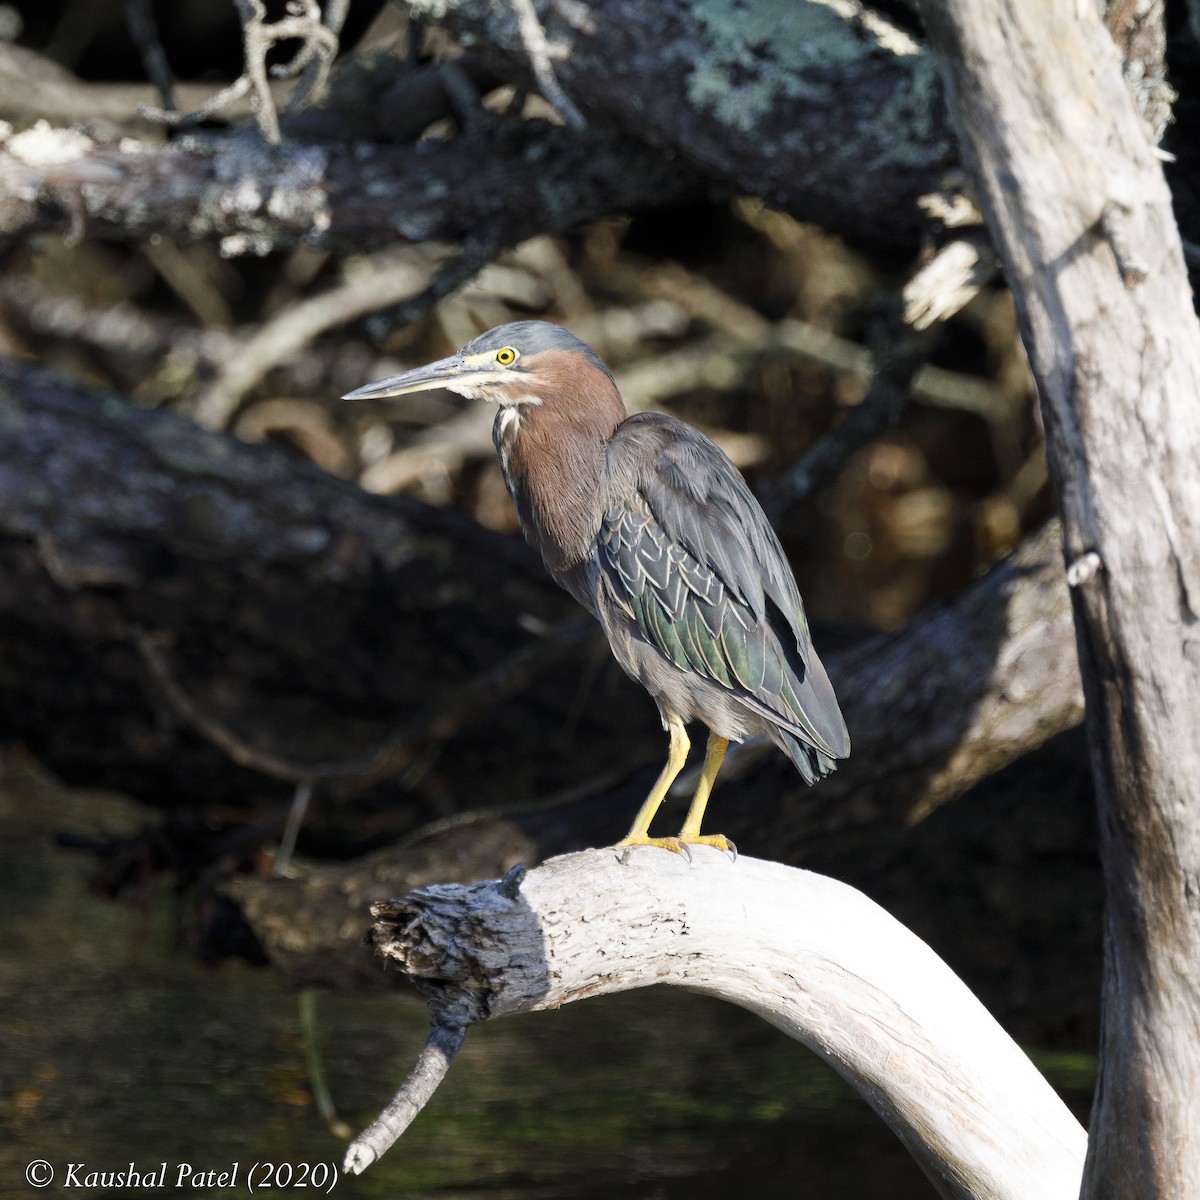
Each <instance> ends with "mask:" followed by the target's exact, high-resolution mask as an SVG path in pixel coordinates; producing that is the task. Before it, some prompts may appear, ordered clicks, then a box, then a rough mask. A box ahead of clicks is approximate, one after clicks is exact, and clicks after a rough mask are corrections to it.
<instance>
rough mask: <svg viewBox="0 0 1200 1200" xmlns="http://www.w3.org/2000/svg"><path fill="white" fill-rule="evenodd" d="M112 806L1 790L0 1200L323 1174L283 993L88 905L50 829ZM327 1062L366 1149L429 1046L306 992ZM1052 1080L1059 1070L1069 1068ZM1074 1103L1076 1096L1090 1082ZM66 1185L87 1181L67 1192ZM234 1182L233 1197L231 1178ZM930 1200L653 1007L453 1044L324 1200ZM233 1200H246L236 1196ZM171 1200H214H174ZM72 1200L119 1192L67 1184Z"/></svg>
mask: <svg viewBox="0 0 1200 1200" xmlns="http://www.w3.org/2000/svg"><path fill="white" fill-rule="evenodd" d="M140 819H141V817H140V814H139V813H138V812H137V811H136V810H134V809H133V808H132V807H131V806H129V805H127V804H125V803H124V802H123V801H121V800H120V799H118V798H114V797H111V796H102V795H88V794H80V793H70V794H68V793H63V792H59V791H57V790H55V789H51V788H49V787H48V786H47V785H46V784H45V783H44V781H40V780H38V779H36V778H35V777H33V776H32V775H29V774H27V773H24V772H12V771H10V772H9V774H8V775H7V776H0V963H2V964H3V969H2V973H0V1044H2V1045H3V1047H4V1053H3V1060H2V1063H0V1196H7V1195H24V1194H29V1193H28V1192H27V1190H26V1187H25V1184H24V1173H25V1169H26V1165H27V1164H28V1163H29V1162H30V1161H31V1160H33V1159H38V1158H41V1159H45V1160H47V1161H48V1162H49V1163H50V1164H51V1166H53V1167H54V1168H55V1170H56V1172H57V1173H58V1177H59V1178H58V1182H56V1183H55V1184H54V1185H52V1186H51V1187H50V1188H47V1189H45V1190H44V1191H43V1192H41V1193H39V1194H43V1195H45V1194H58V1192H59V1182H61V1181H62V1177H63V1172H64V1171H65V1170H66V1167H67V1164H68V1163H72V1162H82V1163H86V1164H87V1167H86V1170H88V1171H91V1170H96V1171H118V1170H122V1169H125V1168H126V1167H127V1166H128V1164H129V1163H131V1162H132V1163H134V1164H135V1165H136V1167H137V1169H138V1170H140V1171H142V1170H147V1169H149V1170H156V1169H157V1168H158V1166H159V1164H160V1163H162V1162H165V1163H166V1164H167V1174H168V1185H169V1186H168V1191H169V1190H171V1186H170V1185H173V1184H174V1181H175V1176H176V1173H177V1172H178V1170H179V1168H180V1166H182V1165H187V1166H190V1167H192V1168H194V1170H195V1171H197V1172H203V1171H210V1170H211V1171H217V1172H220V1171H224V1170H228V1169H230V1167H231V1165H232V1164H233V1163H235V1162H237V1163H240V1164H241V1167H240V1170H241V1173H242V1177H244V1175H245V1173H246V1172H247V1171H248V1170H249V1168H250V1166H251V1165H252V1164H254V1163H261V1162H267V1161H271V1162H276V1163H287V1164H291V1165H292V1166H293V1167H297V1166H298V1165H299V1164H302V1163H316V1162H326V1163H338V1164H340V1161H341V1158H342V1155H343V1153H344V1150H345V1146H344V1144H343V1143H342V1142H340V1141H338V1140H337V1139H336V1138H334V1137H333V1136H332V1135H331V1134H330V1133H329V1131H328V1129H327V1128H326V1127H325V1126H324V1124H323V1123H322V1121H321V1120H320V1118H319V1117H318V1116H317V1114H316V1110H315V1107H314V1104H313V1102H312V1099H311V1095H310V1092H309V1088H308V1080H307V1073H306V1067H305V1051H304V1047H303V1045H302V1042H301V1038H300V1034H299V1031H298V1028H299V1023H298V1006H297V1000H296V997H295V996H294V995H291V994H287V993H285V992H284V991H282V990H281V988H280V987H279V985H278V982H277V980H276V979H275V978H274V977H273V976H272V975H271V973H270V972H269V971H265V970H254V969H252V968H249V967H245V966H242V965H239V964H229V965H225V966H223V967H221V968H220V969H218V970H204V969H202V968H200V967H197V966H196V965H194V964H193V963H192V961H191V960H190V958H189V957H188V956H187V954H186V953H183V952H178V951H175V952H173V951H172V950H171V949H170V945H171V941H172V934H171V916H170V912H169V909H170V900H169V896H168V894H167V893H166V891H165V889H162V888H161V885H160V890H159V891H158V893H157V894H155V895H154V896H152V897H150V898H149V900H148V902H147V904H146V905H145V906H143V907H142V908H133V907H129V906H123V905H115V904H111V903H107V902H103V901H100V900H97V899H95V898H94V897H92V896H91V895H90V894H89V893H88V891H87V887H86V878H87V872H88V870H89V865H88V863H86V862H85V861H82V860H80V859H78V858H75V857H74V856H71V855H68V854H66V853H64V852H62V851H60V850H57V849H55V848H54V846H53V842H52V836H51V835H52V832H53V830H55V829H57V828H65V827H69V828H73V829H83V828H87V827H91V828H93V829H104V830H107V831H109V832H112V831H115V830H120V829H121V828H123V827H125V826H131V825H136V824H137V822H138V821H140ZM318 1011H319V1024H320V1029H321V1035H320V1036H321V1041H322V1050H323V1052H324V1056H325V1063H326V1070H327V1073H328V1076H329V1082H330V1086H331V1088H332V1091H333V1094H334V1097H335V1100H336V1102H337V1104H338V1106H339V1109H340V1111H341V1114H342V1115H343V1116H344V1117H345V1118H346V1120H348V1121H349V1122H350V1123H351V1124H352V1125H355V1126H356V1127H359V1128H361V1127H362V1126H363V1125H365V1124H367V1123H368V1122H369V1121H370V1120H372V1119H373V1118H374V1116H375V1115H376V1113H377V1111H378V1110H379V1109H380V1108H381V1107H382V1106H383V1104H384V1103H385V1102H386V1101H387V1099H388V1098H389V1096H390V1095H391V1093H392V1091H393V1090H394V1089H395V1087H396V1086H397V1085H398V1083H399V1082H400V1080H402V1079H403V1078H404V1076H405V1075H406V1073H407V1072H408V1070H409V1068H410V1066H411V1065H412V1061H413V1058H414V1056H415V1054H416V1053H417V1051H418V1050H419V1048H420V1047H421V1045H422V1044H423V1043H424V1040H425V1036H426V1033H427V1028H428V1020H427V1015H426V1011H425V1007H424V1005H423V1004H422V1003H421V1002H420V1001H418V1000H417V999H416V998H415V997H411V996H384V997H370V998H358V997H352V996H332V995H324V996H322V997H321V998H320V1001H319V1006H318ZM1067 1066H1068V1067H1071V1068H1072V1069H1077V1064H1074V1063H1069V1064H1067ZM1081 1078H1082V1086H1083V1087H1085V1088H1086V1086H1088V1084H1089V1083H1090V1079H1088V1078H1087V1072H1086V1065H1085V1069H1084V1071H1083V1075H1082V1076H1081ZM82 1177H83V1170H82V1169H81V1170H80V1172H79V1173H78V1174H77V1176H76V1178H77V1179H79V1178H82ZM239 1181H240V1180H239ZM797 1189H802V1190H803V1192H804V1194H806V1195H813V1196H853V1197H856V1198H870V1197H885V1196H886V1197H889V1198H892V1200H906V1198H907V1197H929V1196H931V1195H933V1192H932V1190H931V1188H930V1185H929V1184H928V1183H927V1182H926V1180H925V1179H924V1177H923V1176H922V1175H921V1173H920V1172H919V1170H918V1169H917V1168H916V1166H915V1165H914V1164H913V1163H912V1161H911V1160H910V1159H909V1158H908V1156H907V1154H906V1152H905V1151H904V1150H903V1149H902V1147H901V1146H900V1144H899V1142H897V1141H896V1139H895V1138H893V1137H892V1135H891V1134H890V1133H889V1132H888V1131H887V1130H886V1128H885V1127H884V1126H883V1124H882V1123H881V1122H880V1121H879V1120H878V1119H877V1118H876V1117H875V1116H874V1114H873V1113H871V1111H870V1110H869V1109H868V1108H867V1106H866V1105H865V1103H863V1102H862V1101H861V1100H860V1099H859V1098H858V1097H857V1096H856V1095H855V1094H854V1093H853V1092H852V1091H851V1090H850V1089H849V1088H848V1087H847V1086H846V1085H845V1084H844V1083H843V1082H842V1081H841V1080H840V1079H839V1078H838V1077H837V1076H836V1075H835V1074H834V1073H833V1072H832V1071H831V1070H829V1069H828V1068H827V1067H825V1066H824V1064H822V1063H821V1062H819V1061H818V1060H817V1059H816V1058H815V1057H814V1056H813V1055H811V1054H809V1053H808V1052H807V1051H805V1050H804V1049H803V1048H802V1047H801V1046H799V1045H798V1044H796V1043H793V1042H790V1041H788V1040H787V1039H785V1038H783V1037H782V1036H781V1035H780V1034H778V1033H777V1032H776V1031H775V1030H774V1029H772V1028H771V1027H769V1026H768V1025H766V1024H765V1023H763V1022H761V1021H759V1020H757V1019H756V1018H754V1017H752V1016H750V1015H749V1014H747V1013H744V1012H742V1011H741V1010H738V1009H735V1008H732V1007H730V1006H728V1005H723V1004H720V1003H718V1002H716V1001H713V1000H709V999H707V998H704V997H699V996H692V995H689V994H685V993H679V992H676V991H674V990H669V989H652V990H650V991H643V992H636V993H631V994H626V995H621V996H613V997H606V998H604V999H601V1000H594V1001H589V1002H586V1003H581V1004H575V1005H570V1006H568V1007H567V1008H565V1009H562V1010H560V1011H558V1012H552V1013H544V1014H537V1015H536V1016H529V1017H523V1018H516V1019H513V1020H509V1021H499V1022H496V1023H495V1024H494V1025H492V1024H488V1025H485V1026H481V1027H477V1028H475V1029H473V1030H472V1032H471V1034H470V1036H469V1037H468V1038H467V1042H466V1045H465V1046H464V1049H463V1051H462V1053H461V1054H460V1055H459V1057H458V1059H457V1061H456V1062H455V1064H454V1066H453V1068H452V1069H451V1072H450V1075H449V1077H448V1079H447V1080H446V1082H445V1083H444V1084H443V1086H442V1087H441V1089H440V1090H439V1091H438V1093H437V1094H436V1095H435V1096H434V1098H433V1101H432V1102H431V1104H430V1106H429V1108H428V1109H427V1110H426V1111H425V1112H424V1113H422V1114H421V1116H420V1117H419V1118H418V1119H417V1121H416V1123H415V1124H414V1125H413V1127H412V1128H411V1129H410V1130H409V1131H408V1132H407V1133H406V1135H405V1136H404V1138H403V1139H402V1140H401V1141H400V1142H399V1143H398V1144H397V1146H396V1147H394V1148H393V1149H392V1151H391V1152H390V1153H389V1154H388V1155H386V1156H385V1157H384V1159H383V1160H382V1161H380V1162H379V1163H377V1164H375V1165H374V1166H373V1167H371V1168H370V1169H369V1170H368V1172H367V1173H366V1174H365V1175H363V1176H362V1177H361V1178H357V1179H355V1178H341V1179H340V1180H339V1181H338V1183H337V1184H336V1187H335V1189H334V1190H335V1191H336V1192H337V1193H338V1194H340V1195H343V1196H356V1195H363V1196H367V1195H387V1196H403V1197H420V1196H436V1197H443V1198H449V1197H463V1198H466V1197H562V1198H564V1200H569V1198H572V1197H577V1198H581V1200H583V1198H589V1200H590V1198H592V1197H596V1198H599V1197H601V1196H603V1197H611V1196H614V1195H623V1196H637V1197H656V1198H661V1200H674V1198H676V1197H678V1198H679V1200H683V1198H684V1197H687V1198H688V1200H705V1198H707V1197H712V1198H714V1200H715V1198H717V1197H728V1196H735V1195H739V1196H751V1197H764V1198H770V1197H774V1196H781V1197H782V1196H788V1197H791V1196H794V1195H795V1194H796V1193H797ZM237 1190H238V1191H244V1187H239V1188H238V1189H237ZM187 1191H188V1193H189V1194H192V1195H196V1194H214V1195H217V1194H222V1195H227V1194H230V1192H229V1190H228V1189H221V1188H219V1187H216V1188H210V1189H203V1188H201V1189H198V1188H195V1187H189V1188H188V1189H187ZM73 1194H76V1195H80V1196H86V1195H107V1194H112V1195H117V1194H125V1195H127V1194H129V1193H128V1191H127V1190H125V1189H113V1188H105V1187H102V1186H95V1187H92V1188H87V1187H83V1188H81V1189H79V1190H78V1191H75V1192H74V1193H73Z"/></svg>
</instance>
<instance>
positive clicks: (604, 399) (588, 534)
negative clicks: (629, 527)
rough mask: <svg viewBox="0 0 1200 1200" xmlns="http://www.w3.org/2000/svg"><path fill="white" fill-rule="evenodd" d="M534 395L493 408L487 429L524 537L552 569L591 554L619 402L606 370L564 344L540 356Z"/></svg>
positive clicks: (620, 418) (619, 417)
mask: <svg viewBox="0 0 1200 1200" xmlns="http://www.w3.org/2000/svg"><path fill="white" fill-rule="evenodd" d="M537 380H538V388H537V394H538V396H539V402H538V403H536V404H534V403H529V404H521V405H519V406H517V410H516V412H515V413H506V412H505V411H504V410H503V409H502V410H501V411H500V412H499V413H498V414H497V417H496V423H495V426H494V428H493V436H494V438H495V441H496V446H497V449H498V450H499V451H500V459H501V463H502V465H503V467H504V478H505V482H506V483H507V484H508V490H509V492H510V493H511V495H512V498H513V501H514V502H515V504H516V506H517V515H518V516H519V517H520V520H521V526H522V528H523V529H524V531H525V536H526V538H528V540H529V541H530V542H531V543H532V544H533V545H534V546H536V547H537V548H538V550H540V551H541V554H542V558H543V559H544V560H545V563H546V566H547V567H548V568H549V570H550V572H551V573H552V574H554V575H558V574H560V573H562V572H563V571H566V570H568V569H570V568H571V567H574V566H576V565H578V564H579V563H580V562H582V561H583V560H584V559H585V558H589V557H590V556H591V554H592V543H593V541H594V539H595V536H596V532H597V530H598V529H599V527H600V520H601V517H602V516H603V513H601V512H600V502H599V487H600V478H601V474H602V472H603V469H604V458H605V451H606V449H607V446H608V442H609V439H610V438H611V437H612V435H613V433H614V432H615V431H616V428H617V426H618V425H620V423H621V422H622V421H623V420H624V419H625V415H626V413H625V405H624V403H623V402H622V400H621V395H620V393H619V392H618V391H617V387H616V384H614V383H613V381H612V377H611V376H610V375H609V374H608V372H607V371H603V370H600V369H598V368H596V367H594V366H592V365H591V364H590V363H587V362H583V363H581V362H580V359H579V357H578V356H577V355H573V354H570V353H569V352H566V351H547V352H545V353H542V354H540V355H538V362H537Z"/></svg>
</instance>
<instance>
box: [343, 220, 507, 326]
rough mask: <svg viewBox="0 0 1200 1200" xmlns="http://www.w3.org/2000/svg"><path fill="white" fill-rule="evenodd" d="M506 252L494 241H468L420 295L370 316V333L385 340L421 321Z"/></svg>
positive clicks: (442, 267)
mask: <svg viewBox="0 0 1200 1200" xmlns="http://www.w3.org/2000/svg"><path fill="white" fill-rule="evenodd" d="M504 249H505V247H504V246H503V245H502V244H500V243H499V242H496V241H492V240H487V241H467V242H465V243H464V244H463V247H462V249H461V250H460V251H459V252H458V254H456V255H455V256H454V258H452V259H449V260H448V261H447V262H444V263H443V264H442V265H441V267H439V268H438V271H437V274H435V275H434V277H433V279H432V280H430V282H429V286H428V287H427V288H426V289H425V290H424V291H423V292H421V294H420V295H419V296H413V297H412V298H411V299H409V300H403V301H401V302H400V303H399V304H396V305H393V306H392V307H391V308H388V309H384V311H382V312H377V313H375V314H374V316H372V317H370V318H369V319H368V321H367V323H366V324H367V330H368V332H369V333H370V334H371V336H372V337H374V338H376V339H378V340H379V341H382V340H383V339H384V338H385V337H387V336H388V334H389V333H391V332H392V331H393V330H396V329H403V328H404V327H405V326H406V325H411V324H412V323H413V322H414V321H419V320H420V319H421V318H422V317H423V316H424V315H425V314H426V313H427V312H429V311H430V309H432V308H433V307H434V305H436V304H437V303H438V301H439V300H444V299H445V298H446V297H447V296H448V295H450V293H451V292H453V291H455V290H457V289H458V288H460V287H462V285H463V284H464V283H466V282H467V280H469V279H473V278H474V277H475V276H476V275H478V274H479V272H480V271H482V270H483V268H484V267H486V266H487V265H488V263H490V262H492V261H493V259H495V258H497V257H498V256H499V255H500V253H501V251H502V250H504Z"/></svg>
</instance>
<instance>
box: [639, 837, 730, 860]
mask: <svg viewBox="0 0 1200 1200" xmlns="http://www.w3.org/2000/svg"><path fill="white" fill-rule="evenodd" d="M634 846H657V847H658V848H659V849H660V850H670V851H671V853H672V854H682V855H683V857H684V858H686V859H687V860H688V862H692V861H693V860H692V852H691V850H690V849H689V848H688V847H690V846H712V847H714V849H717V850H720V851H721V852H722V853H723V854H728V855H729V859H730V862H737V856H738V849H737V846H735V845H734V844H733V842H731V841H730V840H729V839H728V838H727V837H726V836H725V835H724V834H723V833H704V834H687V833H681V834H680V835H679V836H678V837H661V838H660V837H627V838H622V839H621V841H619V842H617V844H616V847H615V849H621V848H622V847H624V853H623V854H622V855H621V856H620V861H621V862H623V863H628V862H629V851H630V850H631V849H632V848H633V847H634Z"/></svg>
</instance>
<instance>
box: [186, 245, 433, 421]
mask: <svg viewBox="0 0 1200 1200" xmlns="http://www.w3.org/2000/svg"><path fill="white" fill-rule="evenodd" d="M350 267H351V269H350V270H349V272H348V274H349V278H347V279H346V281H345V282H344V283H342V284H340V285H339V286H338V287H334V288H330V289H329V290H327V291H324V292H321V293H320V294H318V295H316V296H312V297H309V298H308V299H306V300H301V301H299V302H297V303H296V304H293V305H291V306H289V307H288V308H285V309H284V310H283V311H282V312H280V313H279V314H278V315H277V316H274V317H272V318H271V319H270V320H269V321H267V322H266V324H264V325H263V326H262V327H261V328H260V329H259V330H257V331H256V332H255V333H254V334H253V335H252V336H251V337H249V338H247V339H246V340H245V341H244V342H243V343H242V345H241V346H240V348H239V349H238V350H237V351H236V353H234V354H231V355H230V356H229V357H228V358H227V359H225V361H223V362H222V363H221V364H220V365H219V367H218V369H217V375H216V378H214V379H213V380H212V381H211V382H210V383H209V384H208V385H207V386H206V387H205V388H204V389H203V390H202V391H201V392H200V393H199V394H198V395H197V396H196V398H195V400H194V402H193V406H192V413H193V416H194V417H195V419H196V422H197V423H198V424H199V425H201V426H202V427H203V428H205V429H224V428H225V427H226V426H227V425H228V424H229V422H230V421H231V420H232V418H233V415H234V413H235V412H236V411H237V408H238V405H239V404H240V403H241V402H242V400H243V398H244V397H245V395H246V393H247V392H249V391H250V389H251V388H253V387H254V386H255V385H256V384H257V383H259V382H260V381H261V380H262V379H263V378H264V377H265V376H266V374H267V373H268V372H269V371H270V370H272V369H273V368H274V367H276V366H277V365H278V364H279V363H281V362H284V361H286V360H287V359H289V358H290V357H291V356H292V355H294V354H296V353H297V352H299V351H300V350H302V349H303V348H304V347H306V346H308V345H309V344H310V343H312V342H313V341H314V340H315V339H316V338H318V337H320V335H321V334H322V333H325V332H326V331H328V330H330V329H334V328H336V327H337V326H339V325H345V324H348V323H349V322H351V321H356V320H358V319H359V318H360V317H364V316H366V315H367V314H369V313H373V312H376V311H377V310H379V309H380V308H382V307H384V306H386V305H393V304H395V303H397V302H398V301H399V300H401V299H410V298H413V297H418V298H419V300H420V301H421V302H422V303H423V305H424V307H425V308H426V309H428V308H432V307H433V305H434V304H435V303H436V302H437V300H438V299H440V297H439V296H436V295H434V294H432V292H431V290H430V289H429V286H428V285H429V276H430V267H429V266H428V265H426V264H422V263H420V262H419V261H418V260H417V259H416V258H414V256H413V255H412V254H411V253H409V254H408V255H404V256H398V255H396V254H391V255H379V256H378V257H376V258H375V259H369V260H365V261H358V262H355V263H352V264H350ZM414 319H415V318H414Z"/></svg>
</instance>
